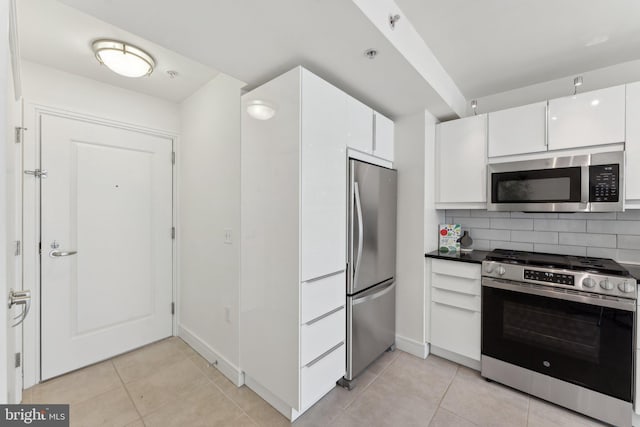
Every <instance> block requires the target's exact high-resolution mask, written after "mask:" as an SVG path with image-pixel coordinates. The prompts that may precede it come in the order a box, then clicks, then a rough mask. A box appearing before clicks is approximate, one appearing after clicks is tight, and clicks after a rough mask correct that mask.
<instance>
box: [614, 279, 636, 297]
mask: <svg viewBox="0 0 640 427" xmlns="http://www.w3.org/2000/svg"><path fill="white" fill-rule="evenodd" d="M618 289H620V291H621V292H624V293H626V294H628V293H629V292H633V291H635V290H636V284H635V282H632V281H630V280H625V281H624V282H620V283H618Z"/></svg>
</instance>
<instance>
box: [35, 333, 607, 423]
mask: <svg viewBox="0 0 640 427" xmlns="http://www.w3.org/2000/svg"><path fill="white" fill-rule="evenodd" d="M24 403H70V404H71V409H70V410H71V414H70V418H71V425H73V426H90V427H94V426H102V425H109V426H136V427H138V426H189V427H192V426H233V427H236V426H238V427H243V426H280V425H289V424H290V423H289V421H288V420H287V419H285V418H284V417H283V416H282V415H280V414H279V413H278V412H277V411H276V410H275V409H273V408H272V407H271V406H269V404H267V403H266V402H265V401H264V400H262V399H261V398H260V397H259V396H258V395H256V394H255V393H254V392H253V391H251V390H250V389H248V388H247V387H244V386H243V387H240V388H237V387H235V386H234V385H233V384H232V383H231V382H230V381H228V380H227V379H226V378H225V377H224V376H223V375H222V374H220V372H219V371H218V370H217V369H216V368H214V367H211V366H210V365H209V363H207V362H206V361H205V360H204V359H203V358H202V357H201V356H200V355H198V354H197V353H196V352H195V351H194V350H193V349H191V347H189V346H188V345H187V344H185V343H184V342H183V341H182V340H181V339H179V338H175V337H174V338H169V339H166V340H163V341H160V342H158V343H155V344H151V345H149V346H146V347H143V348H141V349H139V350H135V351H132V352H130V353H127V354H124V355H122V356H118V357H116V358H114V359H111V360H108V361H105V362H102V363H98V364H96V365H93V366H90V367H88V368H84V369H81V370H79V371H76V372H72V373H70V374H67V375H64V376H61V377H58V378H56V379H53V380H51V381H47V382H45V383H42V384H39V385H37V386H35V387H32V388H30V389H28V390H25V392H24ZM599 425H602V424H600V423H598V422H596V421H594V420H592V419H589V418H585V417H583V416H581V415H579V414H576V413H574V412H571V411H567V410H565V409H563V408H560V407H558V406H555V405H551V404H549V403H546V402H543V401H541V400H538V399H535V398H532V397H529V396H527V395H526V394H523V393H519V392H517V391H515V390H512V389H510V388H507V387H504V386H501V385H499V384H496V383H490V382H487V381H485V380H484V379H482V378H481V377H480V375H479V374H478V372H476V371H473V370H470V369H467V368H465V367H462V366H459V365H457V364H455V363H452V362H449V361H446V360H444V359H441V358H438V357H436V356H429V357H428V358H427V359H426V360H422V359H419V358H416V357H414V356H411V355H409V354H407V353H403V352H401V351H399V350H397V351H395V352H393V353H385V354H384V355H383V356H382V357H381V358H380V359H378V360H377V361H376V362H375V363H374V364H373V365H372V366H371V367H369V369H368V370H367V371H365V372H364V373H363V374H362V375H361V376H360V378H359V379H358V381H357V385H356V388H355V389H354V390H352V391H347V390H344V389H342V388H339V387H336V388H335V389H333V390H332V391H331V392H330V393H329V394H327V395H326V396H325V397H324V398H323V399H322V400H320V401H319V402H318V403H317V404H316V405H315V406H313V407H312V408H311V409H309V410H308V411H307V412H306V413H305V414H304V415H303V416H302V417H300V418H299V419H298V420H297V421H296V422H295V423H294V426H313V427H315V426H318V427H320V426H336V427H337V426H403V427H404V426H433V427H446V426H452V427H453V426H455V427H469V426H509V427H511V426H531V427H533V426H536V427H538V426H563V427H569V426H599Z"/></svg>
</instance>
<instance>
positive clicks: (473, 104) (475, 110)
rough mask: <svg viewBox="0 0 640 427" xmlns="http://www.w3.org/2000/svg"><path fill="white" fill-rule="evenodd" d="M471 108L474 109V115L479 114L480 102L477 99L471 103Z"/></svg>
mask: <svg viewBox="0 0 640 427" xmlns="http://www.w3.org/2000/svg"><path fill="white" fill-rule="evenodd" d="M471 108H472V109H473V115H474V116H475V115H477V114H478V101H477V100H476V99H474V100H472V101H471Z"/></svg>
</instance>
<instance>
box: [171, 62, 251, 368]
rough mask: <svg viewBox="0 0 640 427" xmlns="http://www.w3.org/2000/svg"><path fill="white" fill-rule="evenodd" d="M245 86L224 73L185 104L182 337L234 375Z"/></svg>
mask: <svg viewBox="0 0 640 427" xmlns="http://www.w3.org/2000/svg"><path fill="white" fill-rule="evenodd" d="M242 86H244V83H242V82H240V81H239V80H236V79H233V78H231V77H229V76H226V75H223V74H220V75H219V76H217V77H216V78H214V79H213V80H211V81H210V82H209V83H208V84H206V85H205V86H203V87H202V88H201V89H199V90H198V91H197V92H196V93H194V94H193V95H192V96H190V97H189V98H187V99H186V100H185V101H184V102H183V103H182V104H181V106H180V117H181V125H182V137H181V149H180V155H179V158H178V163H179V171H180V172H179V210H180V223H179V226H178V235H179V244H180V248H179V260H180V267H179V268H180V273H179V274H180V286H181V294H180V301H179V319H178V320H179V325H180V335H181V336H182V337H183V338H185V340H187V341H188V342H189V343H190V344H191V345H192V346H194V347H195V348H196V350H198V351H199V352H200V353H201V354H203V355H204V356H205V357H206V358H207V359H209V361H210V362H214V361H216V360H217V361H218V367H219V368H220V369H221V370H222V372H223V373H225V374H227V375H228V376H230V375H233V372H232V371H234V370H235V371H237V367H238V364H239V354H238V348H239V328H238V300H239V287H240V286H239V279H238V277H239V259H240V247H239V242H240V88H241V87H242ZM225 229H230V230H231V232H232V239H233V243H232V244H225V243H224V241H223V240H224V230H225ZM227 309H228V310H229V319H228V320H227V318H226V316H227V315H226V312H225V311H226V310H227Z"/></svg>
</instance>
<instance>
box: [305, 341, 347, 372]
mask: <svg viewBox="0 0 640 427" xmlns="http://www.w3.org/2000/svg"><path fill="white" fill-rule="evenodd" d="M343 345H344V341H342V342H341V343H340V344H336V345H334V346H333V347H331V348H330V349H329V350H327V351H325V352H324V353H322V354H321V355H320V356H318V357H316V358H315V359H313V360H312V361H311V362H309V363H307V364H306V365H304V366H305V368H310V367H312V366H313V365H315V364H316V363H318V362H319V361H321V360H322V359H324V358H325V357H326V356H328V355H330V354H331V353H333V352H334V351H335V350H337V349H339V348H340V347H342V346H343Z"/></svg>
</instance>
